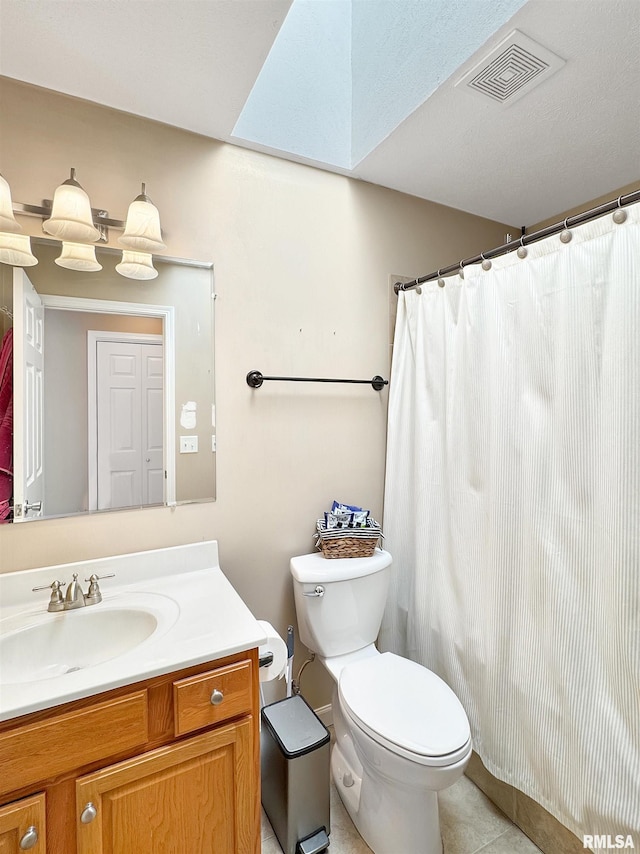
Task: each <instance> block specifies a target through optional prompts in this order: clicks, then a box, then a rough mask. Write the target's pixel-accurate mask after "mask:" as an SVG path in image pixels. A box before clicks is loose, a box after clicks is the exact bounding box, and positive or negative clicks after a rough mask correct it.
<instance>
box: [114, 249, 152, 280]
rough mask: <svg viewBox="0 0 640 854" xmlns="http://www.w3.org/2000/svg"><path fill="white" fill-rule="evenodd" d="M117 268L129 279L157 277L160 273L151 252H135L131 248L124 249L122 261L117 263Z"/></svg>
mask: <svg viewBox="0 0 640 854" xmlns="http://www.w3.org/2000/svg"><path fill="white" fill-rule="evenodd" d="M116 270H117V271H118V273H120V275H121V276H125V278H127V279H139V280H144V279H155V277H156V276H157V275H158V271H157V270H156V268H155V267H154V266H153V259H152V257H151V254H150V253H149V252H134V251H132V250H130V249H124V250H123V252H122V261H121V262H120V263H119V264H116Z"/></svg>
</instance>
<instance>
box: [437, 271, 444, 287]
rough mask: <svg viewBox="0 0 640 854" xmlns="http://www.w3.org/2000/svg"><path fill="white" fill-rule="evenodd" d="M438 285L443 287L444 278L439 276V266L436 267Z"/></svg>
mask: <svg viewBox="0 0 640 854" xmlns="http://www.w3.org/2000/svg"><path fill="white" fill-rule="evenodd" d="M438 287H439V288H444V279H442V278H441V277H440V267H438Z"/></svg>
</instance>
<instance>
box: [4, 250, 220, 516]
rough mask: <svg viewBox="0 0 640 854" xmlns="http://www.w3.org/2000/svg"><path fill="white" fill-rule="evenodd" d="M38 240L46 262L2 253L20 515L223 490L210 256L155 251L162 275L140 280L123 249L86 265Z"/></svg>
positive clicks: (179, 499) (167, 500)
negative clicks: (96, 266) (22, 264)
mask: <svg viewBox="0 0 640 854" xmlns="http://www.w3.org/2000/svg"><path fill="white" fill-rule="evenodd" d="M32 243H33V252H34V254H35V255H36V257H37V258H38V261H39V263H38V265H37V266H34V267H30V268H27V269H26V270H22V269H21V268H14V269H12V268H10V267H6V266H4V265H0V276H1V281H0V285H1V288H0V309H3V311H2V312H1V313H0V322H1V323H2V331H3V333H6V331H7V329H8V327H10V326H11V323H12V322H13V329H12V335H13V360H14V364H13V406H14V428H13V513H12V514H10V516H11V515H12V516H13V521H31V520H33V519H38V518H48V517H49V518H50V517H53V516H67V515H75V514H78V513H87V512H97V511H102V510H115V509H122V508H125V507H127V508H131V507H144V506H150V505H160V506H162V505H173V504H184V503H189V502H193V501H212V500H214V498H215V465H216V464H215V401H214V371H213V353H214V348H213V334H214V324H213V320H214V318H213V305H214V292H213V266H212V265H211V264H206V263H198V262H191V261H181V260H176V259H163V258H160V257H156V258H155V259H154V261H155V262H156V266H157V269H158V277H157V278H156V279H153V280H151V281H135V280H132V279H125V278H123V277H122V276H120V275H119V274H118V273H117V272H116V270H115V265H116V264H117V263H118V262H119V260H120V253H118V252H116V251H115V250H110V249H97V256H98V260H99V261H100V263H101V264H102V266H103V269H102V270H101V271H99V272H90V273H83V272H78V271H75V270H67V269H64V268H62V267H59V266H58V265H56V264H55V258H57V257H58V256H59V254H60V244H59V243H52V242H51V241H46V240H36V239H34V240H33V241H32ZM0 396H1V391H0ZM0 446H1V436H0ZM1 455H2V448H1V447H0V472H1V471H2V468H3V461H2V459H1ZM1 486H2V485H1V484H0V487H1ZM10 520H11V518H8V519H6V521H10Z"/></svg>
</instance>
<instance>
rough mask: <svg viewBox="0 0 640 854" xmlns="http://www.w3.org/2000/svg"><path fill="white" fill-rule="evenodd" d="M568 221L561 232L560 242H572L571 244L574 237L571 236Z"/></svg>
mask: <svg viewBox="0 0 640 854" xmlns="http://www.w3.org/2000/svg"><path fill="white" fill-rule="evenodd" d="M567 219H569V217H567ZM567 219H565V221H564V228H563V230H562V231H561V232H560V242H561V243H570V242H571V238H572V237H573V235H572V234H571V232H570V231H569V229H568V228H567Z"/></svg>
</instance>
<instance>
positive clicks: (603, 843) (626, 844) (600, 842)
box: [582, 833, 636, 850]
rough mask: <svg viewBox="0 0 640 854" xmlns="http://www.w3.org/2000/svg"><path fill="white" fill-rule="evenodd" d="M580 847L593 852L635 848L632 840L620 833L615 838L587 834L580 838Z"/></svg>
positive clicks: (609, 835)
mask: <svg viewBox="0 0 640 854" xmlns="http://www.w3.org/2000/svg"><path fill="white" fill-rule="evenodd" d="M582 847H583V848H592V849H594V850H595V849H602V848H609V849H612V850H616V849H619V848H627V849H634V848H635V847H636V846H635V845H634V844H633V838H632V836H631V835H630V834H629V835H627V836H625V835H624V834H622V833H617V834H616V835H615V836H611V834H608V833H606V834H597V833H594V834H589V833H587V834H586V835H585V836H583V837H582Z"/></svg>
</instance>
